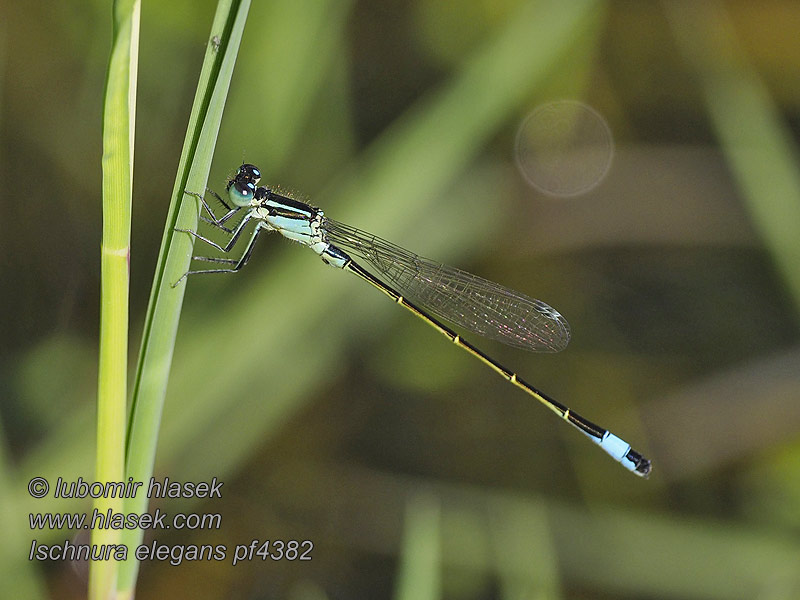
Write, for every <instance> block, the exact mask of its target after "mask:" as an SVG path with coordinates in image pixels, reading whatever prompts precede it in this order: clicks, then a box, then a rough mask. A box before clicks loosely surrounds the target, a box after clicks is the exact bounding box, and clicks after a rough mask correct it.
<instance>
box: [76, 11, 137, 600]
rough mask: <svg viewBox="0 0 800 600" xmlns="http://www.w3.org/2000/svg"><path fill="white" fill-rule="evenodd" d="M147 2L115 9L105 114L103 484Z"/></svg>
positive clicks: (119, 386)
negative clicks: (141, 26) (141, 30)
mask: <svg viewBox="0 0 800 600" xmlns="http://www.w3.org/2000/svg"><path fill="white" fill-rule="evenodd" d="M140 11H141V5H140V3H139V0H119V1H117V2H115V3H114V39H113V43H112V47H111V56H110V57H109V64H108V74H107V79H106V89H105V104H104V108H103V239H102V244H101V254H100V256H101V258H100V265H101V278H100V282H101V283H100V353H99V364H98V390H97V448H96V461H95V464H96V466H95V477H96V480H97V481H122V480H123V479H124V471H125V445H124V440H125V402H126V396H127V392H126V384H127V372H126V371H127V366H128V288H129V259H130V238H131V198H132V195H133V142H134V128H135V123H136V110H135V108H136V72H137V64H138V52H139V17H140ZM94 507H95V509H97V511H98V512H100V513H105V512H106V511H108V510H113V511H114V512H122V509H123V500H122V499H121V498H97V499H96V500H95V501H94ZM91 537H92V544H93V545H95V546H98V547H102V546H103V545H105V546H110V545H112V544H117V543H118V542H119V537H120V534H119V531H118V530H114V529H93V530H92V532H91ZM117 565H118V563H117V562H116V561H115V560H107V561H91V564H90V567H89V597H90V598H92V599H95V600H100V599H102V598H112V597H113V596H114V590H115V587H116V580H117Z"/></svg>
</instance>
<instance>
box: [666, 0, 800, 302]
mask: <svg viewBox="0 0 800 600" xmlns="http://www.w3.org/2000/svg"><path fill="white" fill-rule="evenodd" d="M665 6H666V7H668V14H669V16H670V17H671V20H672V23H673V31H674V33H675V37H676V40H677V41H678V46H679V48H680V49H681V51H682V52H683V54H684V56H686V58H687V60H688V61H689V62H690V63H691V66H692V67H693V68H694V69H695V71H696V72H697V74H698V81H699V83H700V86H701V89H702V92H703V95H704V97H705V101H706V106H707V108H708V112H709V115H710V117H711V121H712V124H713V126H714V128H715V130H716V133H717V136H718V137H719V140H720V145H721V147H722V150H723V152H724V153H725V156H726V158H727V160H728V162H729V164H730V167H731V171H732V174H733V176H734V177H735V179H736V180H737V182H738V184H739V187H740V188H741V190H742V200H743V201H744V203H745V204H746V207H747V210H748V211H749V213H750V217H751V219H752V220H753V224H754V226H755V228H756V230H757V231H758V233H759V234H760V236H761V239H762V241H763V242H764V244H765V246H766V248H767V250H768V251H769V253H770V254H771V256H772V260H773V262H774V264H775V267H776V269H777V271H778V274H779V275H780V276H781V277H782V278H783V282H784V285H785V286H786V289H787V291H788V292H789V293H790V295H791V298H792V300H793V302H794V306H795V310H796V311H797V313H798V314H800V269H798V268H797V265H798V264H800V235H798V234H797V232H798V231H800V170H799V169H798V167H797V165H798V162H799V161H800V149H798V147H797V144H796V143H795V141H794V140H793V139H792V135H791V132H790V126H789V125H788V124H787V123H785V122H783V121H782V117H781V116H780V114H779V111H778V107H777V105H776V102H775V101H774V100H773V98H772V97H771V96H770V93H769V90H768V89H767V87H766V85H765V84H764V82H763V81H762V80H761V78H760V76H759V75H758V73H757V72H756V71H755V69H753V67H752V66H751V65H750V64H749V60H748V57H747V56H746V54H745V51H744V49H743V48H742V47H741V45H740V44H739V42H738V40H737V36H736V32H735V29H734V27H733V24H732V23H731V20H730V17H729V16H728V14H727V12H726V10H725V8H724V7H723V6H722V5H718V4H717V3H708V4H706V3H698V4H696V5H694V4H688V5H683V4H681V5H677V4H672V3H666V4H665Z"/></svg>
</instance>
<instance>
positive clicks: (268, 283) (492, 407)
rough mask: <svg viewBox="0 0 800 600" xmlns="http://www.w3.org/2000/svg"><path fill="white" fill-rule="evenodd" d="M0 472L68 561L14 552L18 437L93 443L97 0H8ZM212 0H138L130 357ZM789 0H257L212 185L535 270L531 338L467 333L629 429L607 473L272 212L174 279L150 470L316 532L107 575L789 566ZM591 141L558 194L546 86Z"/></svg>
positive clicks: (759, 575)
mask: <svg viewBox="0 0 800 600" xmlns="http://www.w3.org/2000/svg"><path fill="white" fill-rule="evenodd" d="M0 10H1V11H2V12H1V13H0V14H1V15H2V21H1V22H0V178H2V188H1V189H2V190H3V192H2V216H1V218H0V244H2V249H0V256H2V262H1V263H0V264H1V265H2V281H3V282H4V283H3V285H2V286H0V288H1V289H2V292H0V302H1V303H2V304H1V305H0V306H1V307H2V314H3V318H2V321H0V322H1V323H2V328H3V331H2V345H0V395H1V396H2V406H1V409H2V412H0V419H2V443H0V459H2V460H1V465H2V473H0V486H2V487H0V490H2V491H0V500H2V503H3V506H4V508H3V511H2V519H3V521H2V531H3V532H4V539H5V540H6V543H4V544H3V553H4V556H3V558H4V560H3V561H1V562H2V564H3V565H4V567H3V569H4V572H3V574H2V579H3V580H4V581H11V580H12V578H13V579H14V580H15V581H17V583H19V584H20V586H21V587H20V589H26V590H29V593H30V594H31V597H39V598H50V597H52V598H81V597H83V596H84V595H85V579H84V577H83V576H82V574H81V572H80V571H81V567H77V566H75V565H71V564H69V563H64V562H52V563H40V562H29V561H28V560H27V555H28V551H29V549H30V543H31V539H32V537H36V538H37V539H38V540H39V541H40V542H41V543H60V542H63V540H64V539H72V537H73V535H74V532H71V531H48V532H37V533H36V534H34V533H33V532H31V531H30V529H29V527H28V519H27V514H28V513H29V512H31V511H36V512H44V511H48V510H49V511H61V512H63V511H86V510H89V509H90V504H89V502H84V501H80V500H73V501H68V500H52V499H47V500H41V501H32V499H31V498H30V496H29V495H28V494H27V488H26V485H27V482H28V480H29V479H30V478H31V477H32V476H34V475H41V476H44V477H47V478H52V480H55V478H56V477H63V478H65V479H67V480H74V479H76V478H77V477H78V476H83V477H84V478H86V479H89V480H91V478H92V473H93V469H94V459H93V443H94V422H93V419H94V402H95V398H96V378H97V372H96V360H97V336H98V319H99V316H98V293H99V280H98V277H99V242H100V177H101V172H100V154H101V131H100V126H101V107H102V99H103V81H104V75H105V68H106V64H107V59H108V48H109V43H110V37H111V33H110V24H111V18H110V12H109V10H110V9H109V6H108V5H107V3H104V2H99V1H95V2H90V3H77V2H66V3H55V4H53V3H45V2H42V1H41V0H33V1H30V2H21V1H19V0H16V1H14V0H10V1H7V2H5V3H4V4H3V6H2V9H0ZM213 10H214V5H213V3H212V2H210V1H202V2H197V1H194V2H189V1H186V0H183V1H177V2H169V3H167V2H165V3H149V2H145V3H144V4H143V11H142V30H141V51H140V52H141V53H140V64H139V66H140V71H139V92H138V107H137V117H138V120H137V130H136V134H137V135H136V158H135V169H134V206H133V250H132V255H131V277H132V281H131V283H132V285H131V291H132V298H131V301H132V307H131V308H132V310H131V315H132V322H131V328H132V329H131V336H132V345H131V373H133V365H134V364H135V360H136V354H137V351H138V336H139V334H140V332H141V324H142V320H143V315H144V311H145V307H146V302H147V298H148V294H149V290H150V281H151V278H152V275H153V270H154V265H155V259H156V255H157V252H158V243H159V240H160V238H161V233H162V231H163V227H164V219H165V216H166V210H167V205H168V202H169V194H170V190H171V188H172V182H173V180H174V177H175V172H176V168H177V163H178V156H179V152H180V147H181V143H182V140H183V135H184V132H185V128H186V123H187V119H188V115H189V109H190V105H191V102H192V97H193V91H194V87H195V85H196V81H197V76H198V72H199V68H200V64H201V61H202V58H203V52H204V44H205V42H206V37H207V34H208V30H209V26H210V23H211V17H212V14H213ZM798 30H800V6H798V5H797V3H795V2H791V1H789V0H774V1H768V2H761V3H754V2H744V1H742V2H724V3H723V2H707V3H706V2H703V3H685V4H684V3H673V2H666V3H655V2H653V3H651V2H647V3H643V2H634V1H618V0H615V1H612V2H593V1H577V0H576V1H574V2H569V3H560V2H545V1H540V2H522V1H520V0H503V1H500V2H497V1H494V2H492V1H489V0H465V1H462V2H458V3H447V2H437V1H435V0H406V1H402V0H390V1H388V2H341V1H327V0H320V1H318V2H293V1H291V0H278V1H276V2H255V3H254V5H253V7H252V10H251V12H250V18H249V21H248V25H247V30H246V32H245V39H244V42H243V45H242V49H241V51H240V54H239V61H238V65H237V68H236V72H235V74H234V80H233V84H232V87H231V94H230V97H229V101H228V107H227V112H226V116H225V118H224V120H223V125H222V130H221V136H220V140H219V144H218V147H217V153H216V159H215V165H214V167H213V169H212V173H211V179H210V185H211V186H212V187H214V188H216V189H217V190H222V189H224V180H225V177H226V176H228V175H229V174H231V173H232V172H233V170H234V169H235V168H236V167H237V166H238V165H239V164H240V163H241V162H242V160H243V159H244V160H246V161H248V162H253V163H256V164H258V165H259V166H260V167H261V168H262V171H263V172H264V179H265V182H268V183H270V184H272V185H280V186H281V187H282V188H283V189H284V190H291V191H294V192H295V193H296V194H297V197H299V198H301V199H305V200H308V201H310V202H311V203H313V204H315V205H317V206H321V207H323V208H324V209H325V211H326V214H327V215H328V216H331V217H332V218H334V219H337V220H340V221H344V222H346V223H350V224H352V225H355V226H357V227H360V228H363V229H366V230H368V231H371V232H374V233H376V234H378V235H380V236H381V237H385V238H387V239H390V240H392V241H394V242H397V243H399V244H402V245H403V246H405V247H408V248H410V249H412V250H414V251H416V252H419V253H420V254H422V255H425V256H431V257H434V258H436V259H440V260H443V261H446V262H448V263H451V264H457V265H459V266H461V267H463V268H466V269H469V270H470V271H472V272H475V273H477V274H479V275H481V276H483V277H487V278H489V279H492V280H495V281H498V282H501V283H503V284H505V285H508V286H509V287H512V288H514V289H518V290H520V291H522V292H524V293H526V294H529V295H531V296H535V297H538V298H541V299H543V300H545V301H547V302H549V303H551V304H552V305H553V306H555V307H556V308H557V309H558V310H559V311H561V312H562V313H563V314H564V315H565V316H566V317H567V319H568V320H569V321H570V324H571V326H572V331H573V339H572V342H571V344H570V346H569V348H568V349H567V350H566V351H565V352H563V353H561V354H559V355H537V354H530V353H526V352H524V351H520V350H516V349H513V348H509V347H504V346H502V345H501V344H497V343H494V342H488V341H482V340H479V339H475V337H474V336H472V337H470V336H467V337H468V339H471V340H472V341H474V342H475V343H476V344H477V345H478V346H479V347H481V348H482V349H484V350H486V351H487V352H488V353H490V354H492V355H493V356H496V357H497V358H498V359H499V360H501V362H503V363H504V364H507V365H509V366H510V367H511V368H513V369H515V370H517V371H518V372H519V373H520V374H521V376H522V377H524V378H526V379H528V380H529V381H531V382H532V383H533V384H534V385H536V386H537V387H539V388H541V389H543V390H545V391H546V392H548V393H549V394H552V395H553V396H554V397H556V398H558V399H560V400H561V401H562V402H564V403H566V404H568V405H570V406H572V407H573V408H574V409H575V410H577V411H579V412H581V413H582V414H584V415H586V416H587V417H588V418H590V419H592V420H595V421H596V422H598V423H600V424H602V425H604V426H606V427H609V428H611V429H612V430H614V431H615V432H616V433H617V434H619V435H621V436H622V437H624V438H625V439H626V440H628V441H630V442H631V443H632V444H633V445H634V447H636V448H638V449H639V450H641V451H642V452H644V453H645V454H647V455H648V456H649V457H650V458H651V459H652V460H653V463H654V472H653V475H652V477H651V478H650V479H649V480H647V481H644V480H638V479H636V478H635V477H633V476H632V475H630V474H629V473H627V472H626V471H625V470H623V469H621V468H620V467H619V466H618V465H615V464H614V463H613V462H612V461H610V460H609V459H608V458H607V457H606V456H605V455H604V454H603V453H602V452H600V451H599V450H598V449H596V448H594V447H593V446H592V445H591V444H590V443H589V442H588V441H586V440H585V439H583V437H582V436H580V435H579V434H577V433H576V432H575V431H574V430H572V429H571V428H568V427H566V426H565V425H563V424H561V423H559V422H558V420H557V419H555V418H554V417H553V415H551V414H550V413H549V412H548V411H546V410H544V409H543V408H542V407H541V406H539V405H538V404H536V403H534V402H532V401H531V399H530V398H528V397H527V396H525V395H524V394H522V393H521V392H519V391H518V390H515V389H514V388H512V387H510V386H509V385H508V384H507V383H505V382H503V381H502V379H500V378H499V377H497V376H496V375H494V374H492V373H491V371H489V370H487V369H485V368H483V367H480V366H479V365H478V364H477V363H476V362H475V361H474V359H471V358H470V357H469V356H467V355H466V354H465V353H462V352H459V351H458V350H456V349H455V348H453V347H452V345H450V344H448V343H447V342H446V340H444V339H443V338H441V336H438V334H436V333H435V332H433V331H432V330H431V329H430V328H427V327H425V326H424V325H423V324H422V323H421V322H418V321H417V320H416V319H414V318H413V317H412V316H410V315H409V314H407V313H406V312H405V311H402V310H400V309H399V308H397V307H396V306H393V305H392V303H391V302H389V301H387V299H386V298H385V297H383V296H382V295H381V294H379V293H377V292H376V291H374V290H372V289H370V288H369V287H368V286H366V285H364V284H363V283H362V282H359V281H358V280H357V279H356V278H354V277H350V276H346V275H344V274H342V273H339V272H336V271H335V270H334V269H330V268H327V267H325V266H324V265H322V263H321V262H320V261H319V260H318V259H317V258H316V257H314V255H313V254H312V253H310V252H308V251H305V250H302V251H301V250H300V249H299V247H298V246H296V245H292V244H289V243H287V242H286V241H285V240H283V239H279V236H272V237H271V238H266V239H262V240H260V242H259V246H258V248H257V249H256V252H255V256H254V258H253V261H252V263H251V265H250V266H248V268H247V269H246V270H245V271H244V272H242V273H240V274H239V275H237V276H235V277H216V278H215V277H208V278H196V279H192V280H191V281H190V282H189V285H188V291H187V296H186V302H185V304H184V312H183V318H182V322H181V327H180V331H179V334H178V341H177V346H176V348H175V355H174V362H173V371H172V375H171V380H170V388H169V390H168V394H167V402H166V407H165V412H164V416H163V420H162V430H161V437H160V441H159V448H158V456H157V462H156V475H157V476H158V477H164V476H168V477H170V479H172V480H176V481H199V480H210V479H211V478H212V477H217V478H219V479H221V480H222V481H224V482H225V485H224V488H223V498H222V499H221V500H211V501H207V502H204V503H198V502H195V503H188V502H186V501H177V500H160V501H156V502H154V503H153V508H155V507H160V508H161V509H162V510H164V511H167V512H169V513H175V512H179V511H194V512H207V513H219V514H221V515H222V527H221V528H220V529H218V530H214V531H196V532H185V531H184V532H171V531H164V532H158V534H157V535H155V536H152V535H146V537H145V539H146V541H151V540H152V539H154V537H155V538H157V539H158V541H159V542H160V543H164V544H169V545H173V546H174V545H179V544H225V545H226V546H227V547H228V549H229V555H230V554H232V549H233V548H234V546H236V545H237V544H248V543H249V542H250V541H251V540H252V539H260V540H265V539H284V540H286V539H297V540H305V539H309V540H312V541H313V542H314V551H313V560H312V561H310V562H303V563H291V562H277V563H276V562H272V561H268V562H266V563H264V562H262V561H260V560H257V561H254V562H245V563H241V564H239V565H237V566H236V567H232V566H231V565H230V563H229V561H225V562H222V563H209V562H185V563H183V564H181V565H180V566H171V565H170V564H169V563H168V562H156V561H154V562H147V563H144V564H143V565H142V568H141V571H140V576H139V586H138V597H139V598H142V599H147V598H162V597H191V598H198V599H204V598H223V597H224V598H291V599H324V598H331V599H333V598H399V599H406V598H448V599H450V598H452V599H489V598H503V599H505V598H513V599H517V598H519V599H522V598H581V599H583V598H600V599H603V598H631V599H634V598H636V599H639V598H641V599H645V598H647V599H650V598H676V599H677V598H720V599H732V598H763V599H769V600H772V599H782V598H797V597H800V535H799V534H800V510H798V507H799V506H800V402H799V401H798V400H800V347H799V346H798V339H799V338H798V315H800V161H798V148H797V140H798V131H799V130H800V37H798V36H797V31H798ZM563 99H570V100H579V101H581V102H583V103H585V104H586V105H588V106H591V107H592V108H593V109H594V110H595V111H597V113H598V114H600V115H602V117H603V118H604V119H605V121H606V122H607V124H608V126H609V128H610V131H611V132H612V134H613V138H614V143H615V151H614V155H613V163H612V164H611V168H610V170H609V172H608V174H607V176H606V178H605V179H604V180H603V181H602V182H600V183H599V185H597V186H596V187H594V188H592V189H591V190H588V191H587V192H586V193H584V194H580V195H576V196H573V197H569V198H564V197H551V196H548V195H546V194H543V193H541V192H540V191H538V190H537V189H536V188H535V187H532V186H531V185H529V184H528V182H527V181H526V179H525V177H523V176H522V174H521V173H520V171H519V169H518V168H517V164H516V162H515V140H516V136H517V131H518V129H519V127H520V125H521V124H522V123H523V121H524V120H525V118H526V117H527V116H528V115H530V114H531V113H532V112H533V111H534V110H536V108H537V107H539V106H541V105H542V104H543V103H547V102H551V101H554V100H563Z"/></svg>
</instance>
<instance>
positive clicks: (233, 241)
mask: <svg viewBox="0 0 800 600" xmlns="http://www.w3.org/2000/svg"><path fill="white" fill-rule="evenodd" d="M252 216H253V213H252V212H249V213H247V214H246V215H245V216H244V218H243V219H242V220H241V222H240V223H239V224H238V225H237V226H236V229H234V230H233V231H229V230H227V229H226V231H228V232H229V233H231V238H230V239H229V240H228V243H227V244H225V246H220V245H219V244H218V243H216V242H214V241H212V240H210V239H208V238H207V237H203V236H202V235H200V234H199V233H197V232H196V231H192V230H191V229H181V228H180V227H176V228H175V231H182V232H183V233H188V234H190V235H193V236H194V237H195V238H197V239H198V240H202V241H204V242H205V243H206V244H208V245H209V246H213V247H214V248H216V249H217V250H220V251H222V252H230V251H231V249H232V248H233V246H234V245H235V244H236V241H237V240H238V239H239V236H240V235H242V231H244V228H245V226H246V225H247V223H248V221H250V219H251V218H252ZM221 229H225V228H221Z"/></svg>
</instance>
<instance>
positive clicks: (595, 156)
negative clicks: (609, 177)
mask: <svg viewBox="0 0 800 600" xmlns="http://www.w3.org/2000/svg"><path fill="white" fill-rule="evenodd" d="M514 154H515V159H516V162H517V166H518V167H519V170H520V172H521V173H522V175H523V176H524V177H525V179H526V180H527V181H528V183H529V184H531V185H532V186H533V187H534V188H536V189H537V190H539V191H540V192H542V193H545V194H548V195H550V196H559V197H569V196H577V195H580V194H583V193H586V192H588V191H589V190H591V189H592V188H594V187H595V186H597V184H599V183H600V182H601V181H602V180H603V178H604V177H605V176H606V174H607V173H608V170H609V168H610V167H611V161H612V160H613V158H614V139H613V137H612V136H611V129H609V127H608V124H607V123H606V121H605V119H603V117H602V116H600V114H599V113H598V112H597V111H595V110H594V109H593V108H591V107H590V106H587V105H586V104H584V103H582V102H578V101H575V100H558V101H555V102H548V103H547V104H542V105H541V106H539V107H538V108H536V109H535V110H534V111H533V112H532V113H531V114H530V115H528V116H527V117H526V118H525V120H524V121H523V122H522V125H520V128H519V131H518V132H517V140H516V144H515V152H514Z"/></svg>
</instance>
